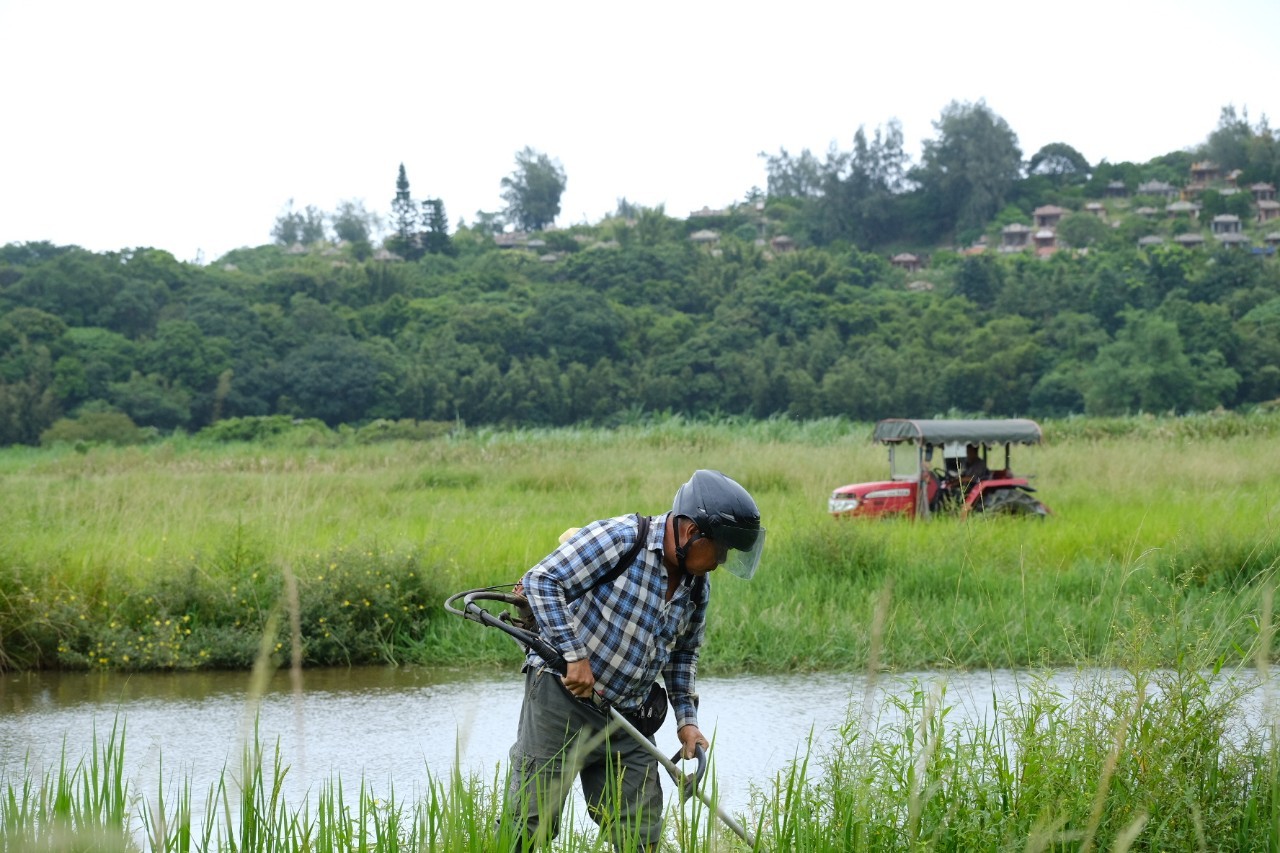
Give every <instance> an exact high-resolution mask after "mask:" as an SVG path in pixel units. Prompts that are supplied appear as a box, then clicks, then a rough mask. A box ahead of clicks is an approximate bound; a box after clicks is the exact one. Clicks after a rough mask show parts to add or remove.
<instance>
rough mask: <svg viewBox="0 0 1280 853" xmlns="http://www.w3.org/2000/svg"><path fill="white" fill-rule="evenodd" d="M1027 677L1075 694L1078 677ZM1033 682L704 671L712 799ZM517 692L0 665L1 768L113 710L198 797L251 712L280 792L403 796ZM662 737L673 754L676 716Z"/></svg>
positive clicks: (491, 738) (438, 678) (372, 677)
mask: <svg viewBox="0 0 1280 853" xmlns="http://www.w3.org/2000/svg"><path fill="white" fill-rule="evenodd" d="M1097 675H1099V674H1096V673H1095V674H1093V676H1092V677H1096V676H1097ZM1101 675H1103V676H1104V677H1105V676H1107V675H1108V674H1106V673H1102V674H1101ZM1037 677H1038V678H1040V679H1042V680H1046V681H1047V682H1048V683H1049V684H1050V685H1051V686H1052V687H1053V688H1054V689H1056V690H1058V691H1059V692H1061V693H1062V695H1064V696H1068V697H1069V696H1070V695H1071V694H1072V692H1073V690H1074V689H1075V685H1076V684H1077V680H1078V679H1079V678H1080V677H1081V674H1080V673H1075V672H1064V673H1058V674H1050V675H1044V674H1041V675H1039V676H1037ZM1115 677H1119V676H1118V674H1116V676H1115ZM1031 681H1032V676H1030V675H1027V674H1025V673H1014V672H1009V671H997V672H981V673H946V674H941V673H908V674H906V675H900V676H894V677H891V678H889V677H882V678H879V679H877V680H876V682H875V683H874V684H869V683H868V681H867V679H866V678H865V677H864V676H862V675H855V674H831V673H827V674H815V675H785V676H767V677H760V676H743V677H735V678H705V677H704V678H701V679H699V686H700V691H701V694H702V703H701V717H702V724H703V730H704V731H705V732H706V733H707V734H708V736H714V748H713V750H712V756H713V768H714V770H715V774H716V781H717V784H718V790H719V795H720V797H721V801H722V803H723V804H724V805H725V806H726V807H727V808H728V809H729V810H730V811H734V812H742V811H745V810H746V808H747V805H748V803H749V800H750V794H751V790H752V788H753V786H754V787H766V788H767V787H768V786H769V784H770V782H771V780H772V778H773V776H774V774H776V773H778V772H780V771H782V770H784V769H785V768H786V766H787V765H788V763H789V762H791V761H792V760H794V759H795V758H796V757H797V756H803V755H804V754H805V753H806V752H810V753H811V755H812V756H814V757H815V758H816V757H818V756H819V755H820V754H821V751H822V750H823V749H824V748H825V747H826V746H827V745H828V744H829V743H830V742H831V740H832V738H833V737H834V730H835V727H837V726H839V725H840V724H842V723H843V722H845V721H846V720H848V719H853V720H855V721H861V722H863V723H865V724H866V725H867V726H869V727H871V728H876V727H879V726H884V725H894V724H895V723H896V722H898V720H895V719H894V714H893V711H892V709H891V708H889V709H886V707H885V703H884V698H885V696H887V695H895V696H903V695H907V696H909V695H910V691H911V690H912V689H913V687H915V688H917V689H921V690H924V691H926V693H928V692H933V693H937V692H938V691H939V690H941V689H942V688H943V686H944V685H945V691H946V695H945V704H946V705H948V706H949V707H951V708H952V711H951V714H950V715H949V716H948V722H949V724H951V725H960V724H963V723H964V722H970V721H972V722H983V721H985V722H990V721H991V719H992V718H993V716H994V714H995V711H994V710H993V708H994V706H996V705H999V706H1002V707H1003V706H1007V705H1009V704H1013V705H1014V706H1016V705H1017V704H1018V703H1019V702H1020V701H1021V700H1022V699H1025V698H1026V696H1027V693H1028V690H1029V688H1030V684H1031ZM520 696H521V679H520V676H519V674H518V673H516V672H515V671H514V670H513V671H512V672H510V673H501V674H496V673H486V674H485V675H483V676H479V677H477V676H475V675H474V674H469V673H462V672H456V671H445V670H430V669H420V668H390V667H370V668H359V669H326V670H307V671H306V672H305V673H304V674H303V679H302V684H301V689H298V686H297V685H295V684H293V683H292V682H291V680H290V677H289V674H288V673H287V672H280V673H275V674H273V675H272V676H271V677H270V679H269V680H268V681H267V683H266V684H265V687H264V688H263V689H262V691H261V695H260V696H259V697H258V698H257V699H256V700H255V699H254V698H252V696H251V679H250V677H249V676H248V675H246V674H244V673H204V672H202V673H184V674H135V675H129V676H122V675H110V674H98V673H93V674H16V675H15V674H10V675H5V676H3V677H2V678H0V772H3V773H4V774H6V775H8V776H9V777H10V778H12V775H13V774H14V773H15V772H16V773H21V772H22V768H23V766H24V762H27V763H28V766H30V767H31V768H33V769H35V770H37V771H40V770H44V769H49V768H56V767H57V766H58V763H59V761H60V759H61V755H62V750H63V745H64V743H65V746H66V754H67V757H68V759H69V760H70V761H71V762H72V763H74V762H76V761H79V760H80V759H81V758H83V757H86V756H88V755H89V752H90V748H91V744H92V738H93V735H94V731H95V728H96V731H97V733H98V737H99V740H102V739H104V738H105V736H106V734H108V733H109V732H110V729H111V726H112V724H113V722H114V721H115V720H116V719H117V718H118V719H120V720H122V721H123V722H124V723H125V725H126V726H127V740H126V754H125V768H126V774H127V777H128V780H129V785H130V787H131V789H132V790H133V791H134V792H135V793H142V794H145V795H147V796H149V797H150V796H154V793H155V791H156V789H157V784H158V781H159V779H160V767H161V759H162V758H163V767H164V776H165V778H166V779H167V780H170V781H175V782H176V781H179V780H180V779H182V778H184V777H189V778H190V780H191V782H192V790H193V795H194V796H195V797H196V798H197V799H200V798H201V796H202V795H203V794H204V793H205V792H207V790H208V787H209V784H210V783H211V782H212V781H213V780H215V779H217V778H218V777H219V776H220V775H221V774H222V773H223V771H224V769H228V770H230V771H231V772H232V775H234V774H235V773H236V772H237V771H238V767H239V760H240V755H241V749H242V745H243V744H244V743H245V742H246V740H247V739H250V738H251V737H252V734H253V729H254V725H255V721H256V725H257V727H258V732H259V737H260V739H261V742H262V743H263V745H264V749H265V750H266V751H267V752H270V751H271V750H272V748H273V747H274V745H275V744H276V743H277V742H278V743H279V746H280V753H281V756H282V759H283V761H284V762H285V763H286V764H287V765H289V768H290V770H289V774H288V776H287V777H286V791H285V794H286V797H287V800H288V801H289V802H291V803H292V802H298V801H300V800H301V799H302V798H303V797H305V795H306V793H307V792H308V791H315V790H317V789H318V788H319V787H320V785H321V784H322V783H323V782H326V781H331V780H333V779H335V778H337V777H341V779H342V780H343V782H344V787H346V788H348V789H350V788H351V787H352V782H358V780H360V779H364V780H365V781H366V782H367V783H368V784H369V785H370V786H371V787H372V788H373V790H374V792H375V793H379V794H385V793H386V792H388V791H389V790H390V788H391V786H392V783H393V782H394V785H395V791H396V794H397V796H398V797H400V798H402V799H404V798H406V797H412V796H414V795H415V794H416V793H417V792H420V791H421V790H422V788H423V787H424V786H425V784H426V783H427V781H428V779H431V778H447V776H448V774H449V773H450V772H451V769H452V767H453V765H454V762H455V761H457V763H458V764H459V766H460V767H461V768H462V770H463V771H464V773H471V772H474V773H479V774H481V775H482V776H484V777H485V778H486V779H487V780H490V781H492V780H493V779H494V778H495V777H496V776H497V775H498V774H500V772H501V770H502V769H504V768H505V760H506V752H507V749H508V747H509V746H510V744H511V741H512V739H513V738H514V736H515V722H516V716H517V712H518V710H519V704H520ZM1242 712H1243V714H1244V717H1245V718H1247V719H1246V720H1245V721H1244V722H1246V723H1248V724H1250V725H1253V724H1257V723H1258V722H1261V721H1262V720H1264V719H1265V718H1268V717H1269V713H1270V707H1269V705H1268V704H1267V703H1266V699H1265V696H1264V695H1263V693H1262V691H1255V692H1254V693H1253V694H1251V695H1250V697H1249V699H1248V700H1247V701H1246V703H1245V704H1244V705H1243V706H1242ZM811 741H812V744H813V748H812V750H811V749H810V742H811ZM658 744H659V746H661V747H662V748H663V749H664V750H666V749H667V748H668V747H669V748H670V751H671V752H674V751H675V749H676V747H677V744H678V742H677V740H676V737H675V731H674V723H673V722H672V721H670V720H669V721H668V723H667V725H666V726H665V727H664V728H663V730H662V731H661V732H659V734H658ZM668 790H670V788H669V787H668ZM193 805H196V806H197V813H199V811H198V810H199V805H198V804H195V803H193Z"/></svg>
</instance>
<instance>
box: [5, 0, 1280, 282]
mask: <svg viewBox="0 0 1280 853" xmlns="http://www.w3.org/2000/svg"><path fill="white" fill-rule="evenodd" d="M1277 33H1280V2H1275V0H1239V2H1235V3H1222V4H1220V3H1209V2H1204V0H1163V2H1150V1H1149V0H1105V2H1104V0H1074V2H1066V3H1049V2H1041V3H1028V2H1014V0H1007V1H1006V0H991V1H990V2H969V3H964V2H954V0H916V2H913V3H894V2H867V0H845V2H836V0H828V2H816V0H788V2H785V3H783V2H770V3H762V2H753V0H737V2H728V0H716V2H697V0H683V2H668V0H648V2H644V3H630V4H621V3H609V2H577V0H573V2H558V3H528V2H525V3H515V2H507V0H487V2H468V1H467V0H450V2H444V0H418V2H396V0H362V2H343V3H338V2H328V0H311V2H285V0H255V1H254V2H242V0H219V2H204V1H203V0H191V2H184V0H163V2H133V0H115V2H103V0H88V2H61V1H60V0H0V110H2V112H0V116H3V119H2V120H0V244H4V243H10V242H25V241H35V240H50V241H52V242H54V243H58V244H67V243H74V244H77V245H80V246H84V247H85V248H87V249H90V250H93V251H108V250H115V249H121V248H128V247H135V246H154V247H157V248H161V249H166V250H168V251H170V252H172V253H173V254H174V255H175V256H177V257H178V258H179V259H180V260H194V259H196V258H197V256H198V253H202V256H203V258H204V260H205V261H206V262H208V261H212V260H214V259H216V258H217V257H218V256H220V255H221V254H223V253H225V252H227V251H229V250H231V249H234V248H237V247H239V246H256V245H261V244H263V243H268V242H270V241H271V236H270V232H271V227H272V225H273V223H274V221H275V219H276V217H277V216H278V215H279V214H280V212H281V211H282V210H283V209H284V206H285V204H286V203H287V202H288V201H289V200H290V199H293V200H294V204H295V207H296V208H299V209H301V208H303V207H305V206H307V205H309V204H310V205H315V206H316V207H318V208H320V209H321V210H323V211H326V212H330V211H333V210H334V209H336V208H337V206H338V203H339V202H340V201H342V200H361V201H363V202H364V205H365V208H366V209H367V210H369V211H372V212H378V213H381V214H386V213H387V212H388V211H389V209H390V201H391V199H392V197H393V196H394V194H395V178H396V173H397V169H398V167H399V165H400V163H402V162H403V163H404V165H405V168H406V170H407V173H408V177H409V181H410V187H411V191H412V194H413V196H414V198H416V199H423V198H427V197H429V196H438V197H440V198H442V199H443V200H444V203H445V208H446V211H447V213H448V215H449V219H450V222H451V223H452V224H454V225H456V224H457V222H458V220H459V219H465V220H467V221H472V220H473V219H474V216H475V211H477V210H488V211H498V210H501V208H502V207H503V203H502V200H501V198H500V186H499V182H500V181H501V179H502V178H503V177H504V176H506V175H509V174H511V172H512V171H513V170H514V168H515V154H516V152H517V151H519V150H520V149H521V148H523V147H524V146H526V145H528V146H532V147H533V148H534V149H536V150H538V151H540V152H543V153H546V154H548V155H549V156H551V157H553V158H555V159H557V160H559V161H560V163H561V164H562V165H563V167H564V169H565V172H566V174H567V176H568V185H567V188H566V191H565V193H564V196H563V198H562V203H561V216H560V219H559V222H558V224H560V225H570V224H573V223H576V222H582V221H587V222H596V221H598V220H599V219H600V218H601V217H602V216H604V215H605V214H607V213H609V212H610V211H612V210H613V209H614V208H615V206H616V202H617V200H618V199H619V198H621V197H625V198H627V199H628V200H630V201H631V202H633V203H638V204H643V205H646V206H655V205H658V204H665V206H666V211H667V213H668V214H670V215H672V216H677V217H684V216H687V215H688V214H689V212H690V211H692V210H696V209H698V208H700V207H702V206H703V205H707V206H710V207H721V206H724V205H726V204H729V203H731V202H733V201H736V200H739V199H741V198H743V196H744V195H745V194H746V192H747V191H748V190H749V189H750V188H751V187H752V186H760V187H762V188H763V187H764V185H765V168H764V165H765V164H764V161H763V159H762V158H761V157H760V156H759V154H760V152H762V151H763V152H768V153H770V154H776V153H777V152H778V151H779V149H781V148H786V149H787V150H788V151H790V152H791V153H792V154H798V153H799V152H800V151H801V150H802V149H804V148H809V149H811V150H812V151H813V152H814V153H815V154H817V155H819V156H820V157H822V156H825V154H826V151H827V149H828V147H829V146H830V145H831V144H832V143H833V142H834V143H836V144H837V145H838V146H839V147H840V148H841V149H842V150H847V149H849V148H850V147H851V140H852V138H853V134H854V132H855V131H856V130H857V128H858V127H859V126H860V125H862V126H865V128H866V129H867V132H868V134H870V133H872V132H873V131H874V130H875V129H876V128H877V127H878V126H881V125H884V124H886V123H887V122H888V121H889V120H890V119H893V118H897V119H899V120H900V121H901V122H902V126H903V131H904V134H905V140H906V141H905V150H906V153H907V154H908V155H909V156H910V157H911V158H912V160H913V162H915V161H918V159H919V156H920V151H921V142H922V141H923V140H924V139H927V138H932V137H933V136H934V135H935V131H934V128H933V124H932V123H933V122H934V121H936V120H937V118H938V117H939V115H940V113H941V111H942V109H943V107H944V106H946V105H947V104H948V103H949V102H951V101H952V100H957V101H962V102H975V101H977V100H979V99H984V100H985V101H986V103H987V104H988V106H990V107H991V109H992V110H994V111H995V112H996V113H997V114H998V115H1000V116H1001V117H1003V118H1004V119H1005V120H1006V121H1007V122H1008V123H1009V126H1010V127H1011V128H1012V129H1013V131H1014V132H1015V133H1016V134H1017V136H1018V141H1019V144H1020V147H1021V148H1022V151H1023V156H1024V157H1030V156H1031V154H1033V153H1034V152H1035V151H1036V150H1037V149H1039V148H1040V147H1041V146H1042V145H1045V144H1047V143H1050V142H1066V143H1067V144H1069V145H1072V146H1073V147H1075V148H1076V149H1077V150H1079V151H1080V153H1082V154H1083V155H1084V156H1085V157H1086V158H1087V159H1088V160H1089V161H1090V162H1092V163H1096V162H1098V161H1100V160H1103V159H1106V160H1108V161H1111V162H1119V161H1123V160H1133V161H1137V162H1143V161H1146V160H1149V159H1151V158H1152V157H1155V156H1158V155H1160V154H1164V153H1167V152H1169V151H1173V150H1177V149H1180V148H1186V147H1189V146H1192V145H1196V144H1198V143H1200V142H1202V141H1203V140H1204V139H1205V138H1206V137H1207V136H1208V134H1209V133H1210V132H1211V131H1212V130H1213V129H1214V128H1215V127H1217V124H1218V117H1219V114H1220V111H1221V108H1222V107H1223V106H1226V105H1228V104H1234V105H1235V106H1236V108H1237V110H1240V109H1247V110H1248V115H1249V119H1250V122H1251V123H1256V122H1257V121H1258V120H1259V119H1260V118H1262V117H1263V116H1264V115H1265V116H1266V117H1267V118H1268V119H1269V121H1270V122H1271V124H1272V126H1273V127H1276V126H1280V74H1278V73H1277V72H1280V41H1277V38H1276V34H1277Z"/></svg>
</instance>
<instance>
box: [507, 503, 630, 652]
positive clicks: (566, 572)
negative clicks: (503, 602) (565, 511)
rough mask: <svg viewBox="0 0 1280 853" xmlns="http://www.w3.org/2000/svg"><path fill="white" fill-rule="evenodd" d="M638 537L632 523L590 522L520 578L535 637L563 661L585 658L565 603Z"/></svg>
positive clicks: (605, 568)
mask: <svg viewBox="0 0 1280 853" xmlns="http://www.w3.org/2000/svg"><path fill="white" fill-rule="evenodd" d="M638 533H639V531H638V529H637V528H636V526H635V525H634V524H632V525H627V524H626V523H625V520H623V519H606V520H603V521H593V522H591V523H590V524H588V525H587V526H586V527H583V528H582V529H581V530H579V531H578V532H577V533H575V534H573V535H572V536H570V537H569V538H568V539H566V540H565V541H564V543H563V544H561V545H560V547H559V548H557V549H556V550H554V551H552V552H551V553H550V554H548V555H547V556H546V557H544V558H543V559H542V560H540V561H539V562H538V563H537V564H536V565H535V566H534V567H533V568H531V569H529V571H528V572H526V573H525V576H524V589H525V595H526V597H528V599H529V607H530V609H532V610H533V615H534V616H535V617H536V618H537V620H538V628H539V633H541V634H542V638H543V639H544V640H546V641H547V642H548V643H550V644H551V645H552V646H553V647H555V648H556V649H558V650H559V651H560V654H561V655H563V656H564V659H565V660H566V661H570V662H572V661H577V660H582V659H583V658H585V657H587V656H588V653H587V647H586V645H585V644H584V643H583V641H582V638H581V637H580V636H579V632H578V630H577V625H576V620H575V619H574V616H573V612H572V611H571V610H570V609H569V601H570V600H572V599H575V598H578V597H580V596H581V595H582V594H583V593H584V592H585V591H586V590H588V589H590V588H591V586H592V584H593V583H595V581H596V579H597V578H599V577H601V576H603V575H605V574H607V573H608V572H609V570H610V569H612V568H613V566H614V565H615V564H616V563H617V561H618V559H619V557H620V556H621V555H622V554H624V553H625V552H626V551H627V550H628V549H629V548H630V547H631V545H632V544H633V543H634V542H635V541H636V536H637V535H638Z"/></svg>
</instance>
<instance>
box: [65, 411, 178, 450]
mask: <svg viewBox="0 0 1280 853" xmlns="http://www.w3.org/2000/svg"><path fill="white" fill-rule="evenodd" d="M155 434H156V433H155V430H152V429H143V428H142V427H139V426H138V425H137V424H135V423H134V422H133V418H131V417H129V416H128V415H126V414H125V413H124V412H85V413H83V414H81V415H80V417H78V418H59V419H58V420H57V421H55V422H54V424H53V426H51V427H49V428H48V429H47V430H45V431H44V432H42V433H40V444H41V445H43V446H45V447H48V446H50V445H54V444H79V443H85V444H116V445H128V444H143V443H144V442H146V441H149V440H150V439H151V438H153V437H154V436H155Z"/></svg>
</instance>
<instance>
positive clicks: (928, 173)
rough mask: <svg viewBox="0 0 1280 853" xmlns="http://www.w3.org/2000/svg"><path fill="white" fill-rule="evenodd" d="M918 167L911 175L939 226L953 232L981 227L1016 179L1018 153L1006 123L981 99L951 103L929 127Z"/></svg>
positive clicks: (1019, 166)
mask: <svg viewBox="0 0 1280 853" xmlns="http://www.w3.org/2000/svg"><path fill="white" fill-rule="evenodd" d="M933 127H934V130H936V131H937V133H938V135H937V137H936V138H934V139H929V140H925V143H924V153H923V155H922V156H921V163H920V165H919V166H918V167H916V168H915V169H913V170H912V171H911V175H910V177H911V178H912V179H913V180H915V181H916V182H917V183H918V184H919V186H920V189H921V191H922V193H923V194H924V196H925V198H926V199H927V200H928V202H929V204H930V206H931V207H932V208H933V209H934V211H935V213H936V214H937V215H938V217H939V219H940V221H941V224H943V225H944V226H950V227H951V228H954V229H956V230H957V231H965V230H971V229H976V228H982V227H983V226H984V225H985V224H986V223H987V221H988V220H990V219H991V217H992V216H993V215H995V213H996V211H998V210H1000V209H1001V208H1002V207H1004V203H1005V199H1006V197H1007V196H1008V194H1009V191H1010V190H1011V189H1012V188H1013V185H1014V182H1015V181H1017V180H1018V178H1019V174H1020V172H1021V168H1022V151H1021V150H1020V149H1019V148H1018V137H1017V135H1016V134H1014V132H1013V130H1012V129H1011V128H1010V127H1009V124H1008V122H1006V121H1005V120H1004V119H1003V118H1001V117H1000V116H998V115H996V114H995V112H993V111H992V109H991V108H990V107H988V106H987V104H986V102H985V101H981V100H980V101H978V102H977V103H976V104H967V103H966V104H962V103H959V102H958V101H952V102H951V103H950V104H948V105H947V106H946V107H945V108H943V110H942V116H941V117H940V118H939V119H938V120H937V121H935V122H934V123H933Z"/></svg>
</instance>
